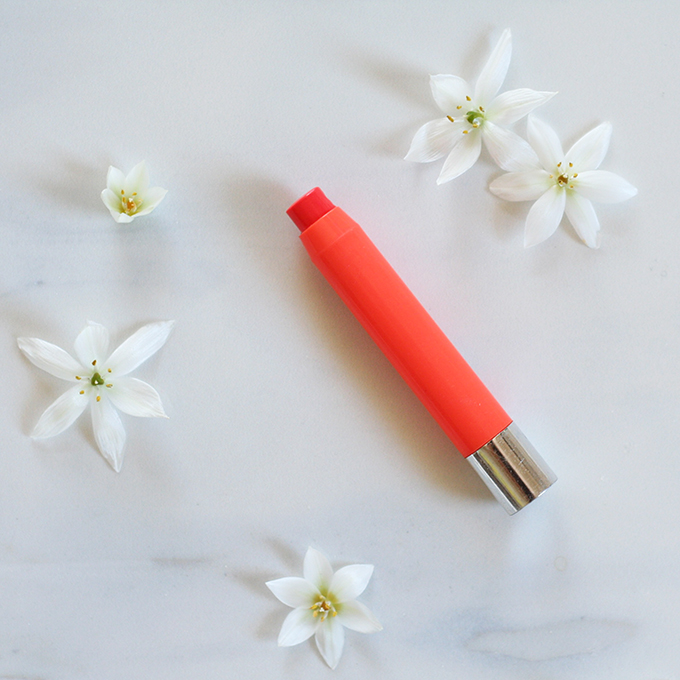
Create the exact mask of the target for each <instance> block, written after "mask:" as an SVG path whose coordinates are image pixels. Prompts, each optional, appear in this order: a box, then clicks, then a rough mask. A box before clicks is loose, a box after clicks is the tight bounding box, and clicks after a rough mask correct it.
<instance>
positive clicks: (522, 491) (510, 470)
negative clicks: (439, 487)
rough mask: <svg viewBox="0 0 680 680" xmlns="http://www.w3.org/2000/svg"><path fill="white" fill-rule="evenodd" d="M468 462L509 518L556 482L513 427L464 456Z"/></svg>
mask: <svg viewBox="0 0 680 680" xmlns="http://www.w3.org/2000/svg"><path fill="white" fill-rule="evenodd" d="M468 460H469V461H470V464H471V465H472V467H473V468H474V469H475V470H476V471H477V473H478V474H479V476H480V477H481V478H482V479H483V480H484V483H485V484H486V485H487V486H488V487H489V489H490V491H491V493H492V494H493V495H494V496H495V497H496V500H497V501H498V502H499V503H500V504H501V505H502V506H503V507H504V508H505V509H506V511H507V512H508V514H509V515H514V514H515V513H516V512H517V511H518V510H521V509H522V508H523V507H525V506H526V505H529V503H531V501H533V500H534V499H535V498H538V497H539V496H540V495H541V494H542V493H543V492H544V491H545V490H546V489H547V488H548V487H549V486H551V485H552V484H553V483H554V482H555V481H557V477H556V476H555V473H554V472H553V471H552V470H551V469H550V468H549V467H548V466H547V464H546V462H545V461H544V460H543V459H542V458H541V456H540V455H539V453H538V451H536V449H535V448H534V447H533V446H532V445H531V443H530V442H529V440H528V439H527V438H526V437H525V436H524V435H523V434H522V431H521V430H520V429H519V428H518V427H517V425H515V423H510V425H508V427H506V428H505V429H504V430H503V431H502V432H501V433H500V434H497V435H496V436H495V437H494V438H493V439H492V440H491V441H490V442H489V443H488V444H485V445H484V446H482V448H481V449H479V450H478V451H475V453H473V454H472V455H471V456H468Z"/></svg>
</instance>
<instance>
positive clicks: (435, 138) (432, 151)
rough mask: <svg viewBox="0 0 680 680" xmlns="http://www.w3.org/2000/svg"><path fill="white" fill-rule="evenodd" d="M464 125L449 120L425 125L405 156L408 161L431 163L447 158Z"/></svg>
mask: <svg viewBox="0 0 680 680" xmlns="http://www.w3.org/2000/svg"><path fill="white" fill-rule="evenodd" d="M461 130H462V123H460V124H459V123H452V122H451V121H450V120H449V119H448V118H437V120H431V121H430V122H429V123H425V125H423V126H422V127H421V128H420V129H419V130H418V132H416V134H415V135H414V137H413V141H412V142H411V148H410V149H409V150H408V153H407V154H406V156H405V160H407V161H415V162H416V163H429V162H431V161H436V160H437V159H438V158H441V157H442V156H445V155H446V154H447V153H449V152H450V151H451V149H452V148H453V146H454V144H455V140H456V137H455V135H456V134H460V132H461Z"/></svg>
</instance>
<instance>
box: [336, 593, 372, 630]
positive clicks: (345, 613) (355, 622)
mask: <svg viewBox="0 0 680 680" xmlns="http://www.w3.org/2000/svg"><path fill="white" fill-rule="evenodd" d="M338 620H339V621H340V623H341V624H342V625H343V626H345V627H346V628H349V629H350V630H356V631H357V632H358V633H376V632H378V631H379V630H382V626H381V625H380V622H379V621H378V619H376V618H375V616H374V615H373V612H371V610H370V609H369V608H368V607H367V606H366V605H364V604H361V602H357V601H356V600H350V601H349V602H343V603H342V605H340V608H339V611H338Z"/></svg>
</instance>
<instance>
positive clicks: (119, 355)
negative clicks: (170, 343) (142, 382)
mask: <svg viewBox="0 0 680 680" xmlns="http://www.w3.org/2000/svg"><path fill="white" fill-rule="evenodd" d="M174 323H175V322H174V321H158V322H156V323H150V324H148V325H147V326H142V328H140V329H139V330H138V331H136V332H135V333H133V334H132V335H131V336H130V337H129V338H128V339H127V340H126V341H125V342H123V344H122V345H120V346H119V347H118V349H116V350H115V351H114V353H113V354H112V355H111V356H110V357H109V359H108V361H107V362H106V367H107V368H110V369H111V370H112V371H113V372H114V373H116V375H126V374H127V373H129V372H130V371H133V370H134V369H135V368H137V366H139V364H141V363H142V362H144V361H146V360H147V359H148V358H149V357H150V356H151V355H153V354H155V353H156V352H157V351H158V350H159V349H160V348H161V347H163V345H164V344H165V341H166V340H167V339H168V335H169V334H170V331H171V330H172V327H173V325H174Z"/></svg>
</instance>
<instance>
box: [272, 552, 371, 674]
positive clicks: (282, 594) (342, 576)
mask: <svg viewBox="0 0 680 680" xmlns="http://www.w3.org/2000/svg"><path fill="white" fill-rule="evenodd" d="M302 573H303V576H304V578H299V577H289V578H280V579H277V580H276V581H268V582H267V587H268V588H269V590H271V591H272V593H274V595H276V597H277V598H278V599H279V600H281V602H283V604H286V605H288V606H289V607H294V609H293V611H292V612H290V614H288V616H287V617H286V619H285V621H284V622H283V627H282V628H281V632H280V634H279V646H281V647H291V646H293V645H297V644H299V643H300V642H304V641H305V640H307V639H309V638H310V637H311V636H312V635H314V638H315V640H316V646H317V648H318V649H319V652H321V656H323V658H324V661H325V662H326V663H327V664H328V665H329V666H330V667H331V668H335V667H336V666H337V665H338V661H340V657H341V656H342V648H343V646H344V644H345V630H344V628H343V626H345V627H347V628H349V629H350V630H356V631H359V632H360V633H375V632H376V631H379V630H382V626H381V625H380V623H378V620H377V619H376V618H375V616H373V614H372V613H371V611H370V610H369V609H368V608H367V607H366V606H365V605H363V604H361V603H360V602H357V601H356V600H355V599H354V598H356V597H358V596H359V595H361V593H363V592H364V590H365V588H366V586H367V585H368V581H369V580H370V578H371V574H373V565H371V564H352V565H350V566H348V567H342V568H341V569H338V571H336V572H335V573H333V568H332V567H331V565H330V563H329V562H328V560H327V559H326V558H325V557H324V556H323V555H322V554H321V553H320V552H319V551H318V550H314V549H313V548H309V549H308V550H307V554H306V555H305V560H304V565H303V570H302Z"/></svg>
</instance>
